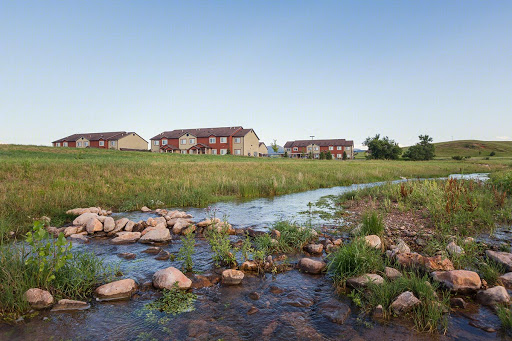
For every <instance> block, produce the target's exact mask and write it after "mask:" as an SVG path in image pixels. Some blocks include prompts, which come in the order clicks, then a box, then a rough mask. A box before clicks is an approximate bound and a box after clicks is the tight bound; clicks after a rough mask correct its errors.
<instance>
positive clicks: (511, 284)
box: [499, 272, 512, 289]
mask: <svg viewBox="0 0 512 341" xmlns="http://www.w3.org/2000/svg"><path fill="white" fill-rule="evenodd" d="M499 280H500V281H501V283H502V284H503V285H504V286H505V288H508V289H512V272H507V273H506V274H504V275H501V276H500V278H499Z"/></svg>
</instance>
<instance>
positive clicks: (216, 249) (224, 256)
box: [205, 230, 238, 266]
mask: <svg viewBox="0 0 512 341" xmlns="http://www.w3.org/2000/svg"><path fill="white" fill-rule="evenodd" d="M205 237H206V239H207V240H208V243H209V244H210V248H211V249H212V251H213V256H212V259H213V261H214V262H215V265H217V266H220V265H226V266H232V265H237V262H236V253H237V251H238V248H236V247H233V246H232V245H231V241H230V240H229V235H228V233H227V231H220V232H219V231H216V230H211V231H208V232H207V233H206V234H205Z"/></svg>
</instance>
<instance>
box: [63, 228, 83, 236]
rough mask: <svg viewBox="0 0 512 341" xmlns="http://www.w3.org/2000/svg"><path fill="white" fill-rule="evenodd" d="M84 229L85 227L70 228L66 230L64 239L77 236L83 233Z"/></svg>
mask: <svg viewBox="0 0 512 341" xmlns="http://www.w3.org/2000/svg"><path fill="white" fill-rule="evenodd" d="M83 230H84V227H83V226H68V227H66V228H65V229H64V237H66V238H67V237H69V236H71V235H72V234H77V233H80V232H83Z"/></svg>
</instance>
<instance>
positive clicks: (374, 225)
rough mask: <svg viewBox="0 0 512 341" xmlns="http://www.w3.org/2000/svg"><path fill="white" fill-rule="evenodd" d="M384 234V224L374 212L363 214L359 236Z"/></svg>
mask: <svg viewBox="0 0 512 341" xmlns="http://www.w3.org/2000/svg"><path fill="white" fill-rule="evenodd" d="M382 233H384V222H383V221H382V217H381V216H379V214H378V213H377V212H375V211H371V212H365V213H364V214H363V221H362V227H361V234H362V235H364V236H368V235H371V234H375V235H378V236H381V235H382Z"/></svg>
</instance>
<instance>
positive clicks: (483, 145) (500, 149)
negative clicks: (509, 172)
mask: <svg viewBox="0 0 512 341" xmlns="http://www.w3.org/2000/svg"><path fill="white" fill-rule="evenodd" d="M435 146H436V156H438V157H451V156H455V155H461V156H472V157H476V156H482V157H485V156H489V154H490V153H491V152H493V151H494V152H495V153H496V155H495V156H496V157H511V156H512V141H479V140H459V141H449V142H439V143H435Z"/></svg>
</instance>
